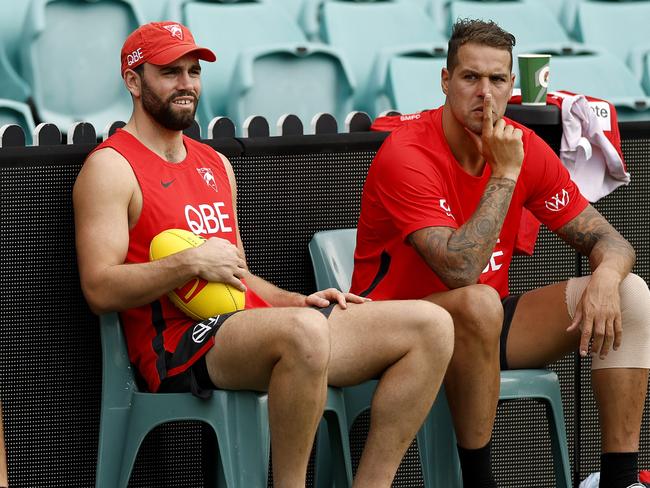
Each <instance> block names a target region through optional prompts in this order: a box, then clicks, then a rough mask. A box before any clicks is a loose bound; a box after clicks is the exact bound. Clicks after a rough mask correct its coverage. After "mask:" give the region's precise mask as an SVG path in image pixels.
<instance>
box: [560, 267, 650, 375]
mask: <svg viewBox="0 0 650 488" xmlns="http://www.w3.org/2000/svg"><path fill="white" fill-rule="evenodd" d="M590 279H591V277H590V276H582V277H580V278H571V279H570V280H569V282H568V283H567V287H566V304H567V309H568V311H569V315H570V316H571V319H573V317H574V316H575V313H576V308H577V307H578V303H579V302H580V298H582V293H583V292H584V291H585V288H586V287H587V284H588V283H589V280H590ZM619 291H620V294H621V317H622V322H623V341H622V342H621V346H620V347H619V348H618V350H617V351H614V350H613V349H610V351H609V353H608V354H607V356H606V357H605V359H600V358H599V357H598V356H596V355H592V356H591V368H592V369H604V368H648V369H650V291H649V290H648V285H647V284H646V282H645V281H643V278H640V277H639V276H637V275H635V274H632V273H630V274H629V275H628V276H627V277H626V278H625V279H624V280H623V282H622V283H621V286H620V287H619Z"/></svg>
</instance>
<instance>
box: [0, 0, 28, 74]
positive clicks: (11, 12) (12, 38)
mask: <svg viewBox="0 0 650 488" xmlns="http://www.w3.org/2000/svg"><path fill="white" fill-rule="evenodd" d="M29 4H30V2H25V1H22V2H0V44H1V45H2V47H3V48H4V51H5V53H6V55H7V58H8V59H9V63H10V64H11V65H12V66H13V67H14V69H15V68H16V67H17V66H18V65H19V52H20V45H21V42H22V38H23V25H24V24H25V16H26V15H27V10H28V9H29Z"/></svg>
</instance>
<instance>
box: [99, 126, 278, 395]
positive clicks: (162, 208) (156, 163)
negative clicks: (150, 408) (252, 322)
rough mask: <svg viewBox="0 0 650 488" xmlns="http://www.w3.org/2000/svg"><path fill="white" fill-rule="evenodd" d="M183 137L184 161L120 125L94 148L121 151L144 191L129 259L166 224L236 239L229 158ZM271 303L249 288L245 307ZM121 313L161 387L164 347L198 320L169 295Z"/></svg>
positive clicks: (131, 341)
mask: <svg viewBox="0 0 650 488" xmlns="http://www.w3.org/2000/svg"><path fill="white" fill-rule="evenodd" d="M183 142H184V144H185V147H186V149H187V157H186V158H185V160H183V161H181V162H179V163H169V162H167V161H165V160H163V159H162V158H160V157H159V156H158V155H156V154H155V153H153V152H152V151H150V150H149V149H147V148H146V147H145V146H144V145H143V144H142V143H141V142H140V141H138V139H136V138H135V137H134V136H133V135H131V134H130V133H128V132H127V131H125V130H121V129H118V130H117V131H116V133H115V134H114V135H112V136H111V137H109V138H108V139H107V140H106V141H104V142H103V143H102V144H100V145H99V146H97V148H96V149H95V151H97V150H100V149H103V148H107V147H108V148H112V149H114V150H115V151H117V152H118V153H120V154H121V155H122V156H123V157H124V158H125V159H126V160H127V161H128V162H129V164H130V165H131V168H132V169H133V173H134V174H135V176H136V178H137V180H138V184H139V186H140V189H141V191H142V199H143V204H142V212H141V214H140V217H139V219H138V222H137V224H136V225H135V227H134V228H133V229H131V230H130V231H129V248H128V252H127V256H126V261H125V262H126V263H144V262H148V261H149V244H150V243H151V240H152V239H153V238H154V236H156V235H157V234H159V233H160V232H162V231H163V230H166V229H186V230H189V231H191V232H193V233H195V234H197V235H200V236H202V237H205V238H209V237H220V238H222V239H226V240H228V241H230V242H231V243H233V244H235V245H236V244H237V233H236V232H237V231H236V222H235V212H234V209H233V203H232V191H231V188H230V181H229V179H228V174H227V173H226V169H225V167H224V163H223V162H222V161H221V158H220V157H219V155H218V154H217V153H216V152H215V151H214V150H213V149H212V148H211V147H209V146H207V145H205V144H201V143H199V142H196V141H194V140H193V139H191V138H189V137H185V136H184V137H183ZM107 177H110V176H107ZM268 306H269V305H268V304H267V303H266V302H265V301H264V300H263V299H262V298H260V297H259V296H257V295H256V294H255V293H253V292H252V291H251V290H250V288H248V289H247V291H246V308H259V307H268ZM156 310H159V312H156ZM156 313H158V314H159V316H158V317H156ZM120 316H121V318H122V324H123V326H124V335H125V338H126V343H127V347H128V351H129V358H130V360H131V362H132V363H133V364H134V365H135V366H136V367H137V368H138V371H139V372H140V374H141V375H142V376H143V377H144V378H145V380H146V381H147V385H148V387H149V389H150V391H157V390H158V387H159V386H160V381H161V380H162V379H164V377H165V375H166V374H167V371H166V370H165V367H166V366H165V361H164V351H168V352H174V351H175V350H176V347H177V345H178V343H179V340H180V338H181V336H182V334H183V333H185V331H186V330H187V329H188V328H190V327H191V326H193V325H194V323H195V321H194V320H192V319H190V318H189V317H188V316H187V315H185V314H184V313H183V312H182V311H180V310H179V309H178V308H176V307H175V306H174V305H173V304H172V302H171V301H170V300H169V298H167V296H163V297H160V299H159V300H158V301H157V302H154V303H153V304H150V305H144V306H142V307H138V308H134V309H129V310H126V311H124V312H121V314H120ZM213 344H214V339H211V340H210V342H209V343H208V342H206V346H205V347H204V348H203V349H202V350H201V351H199V353H197V354H196V355H195V357H192V358H190V360H189V361H188V362H187V363H185V365H184V366H185V367H184V368H181V369H180V370H178V371H176V370H175V371H174V373H181V372H182V371H184V370H185V369H187V368H188V367H189V366H191V365H192V364H194V362H196V360H198V359H199V357H200V356H201V353H205V351H206V350H207V349H209V348H210V347H212V345H213ZM156 345H158V350H157V346H156Z"/></svg>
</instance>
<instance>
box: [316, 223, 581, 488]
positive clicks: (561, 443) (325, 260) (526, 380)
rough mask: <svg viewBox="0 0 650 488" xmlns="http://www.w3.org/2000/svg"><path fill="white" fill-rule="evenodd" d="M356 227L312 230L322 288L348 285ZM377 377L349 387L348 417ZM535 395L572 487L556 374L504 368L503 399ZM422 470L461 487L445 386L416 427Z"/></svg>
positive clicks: (562, 482) (561, 486) (563, 480)
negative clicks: (422, 423)
mask: <svg viewBox="0 0 650 488" xmlns="http://www.w3.org/2000/svg"><path fill="white" fill-rule="evenodd" d="M356 234H357V232H356V229H337V230H330V231H322V232H317V233H316V234H314V237H313V238H312V240H311V242H310V243H309V252H310V255H311V258H312V264H313V266H314V273H315V276H316V286H317V287H318V288H319V289H322V288H328V287H337V288H339V289H341V290H348V289H349V288H350V283H351V280H352V269H353V266H354V248H355V245H356ZM375 385H376V383H374V382H368V383H365V384H363V385H360V386H357V387H354V388H345V389H344V392H345V395H346V407H347V409H348V412H347V415H348V422H349V424H350V425H351V424H352V422H353V421H354V419H355V418H356V416H357V415H358V414H359V413H361V412H362V411H363V410H366V409H368V408H370V400H371V398H372V393H373V392H374V388H375ZM522 398H533V399H537V400H540V401H542V402H544V404H545V406H546V416H547V419H548V421H549V427H550V434H551V449H552V452H553V461H554V462H553V466H554V471H555V482H556V486H557V487H558V488H570V487H571V486H572V484H571V474H570V463H569V450H568V447H567V440H566V430H565V424H564V410H563V408H562V397H561V395H560V383H559V380H558V377H557V375H556V374H555V373H554V372H552V371H549V370H546V369H525V370H511V371H503V372H501V389H500V393H499V400H500V401H507V400H515V399H522ZM417 439H418V447H419V450H420V461H421V463H422V476H423V478H424V483H425V486H426V487H427V488H443V487H444V488H457V487H458V488H459V487H461V486H462V484H461V481H460V464H459V461H458V455H457V453H456V449H455V444H456V441H455V435H454V433H453V424H452V421H451V414H450V412H449V408H448V406H447V402H446V398H445V397H444V391H442V390H441V393H440V394H439V395H438V398H437V399H436V401H435V403H434V406H433V408H432V410H431V412H430V413H429V416H428V417H427V419H426V420H425V422H424V425H423V426H422V428H421V429H420V431H419V432H418V436H417Z"/></svg>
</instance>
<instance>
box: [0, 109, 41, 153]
mask: <svg viewBox="0 0 650 488" xmlns="http://www.w3.org/2000/svg"><path fill="white" fill-rule="evenodd" d="M6 124H15V125H19V126H20V127H22V129H23V132H25V143H26V144H31V143H32V136H33V134H34V128H35V127H34V119H33V118H32V113H31V111H30V110H29V107H28V106H27V104H25V103H21V102H16V101H14V100H4V99H1V98H0V127H2V126H3V125H6Z"/></svg>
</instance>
